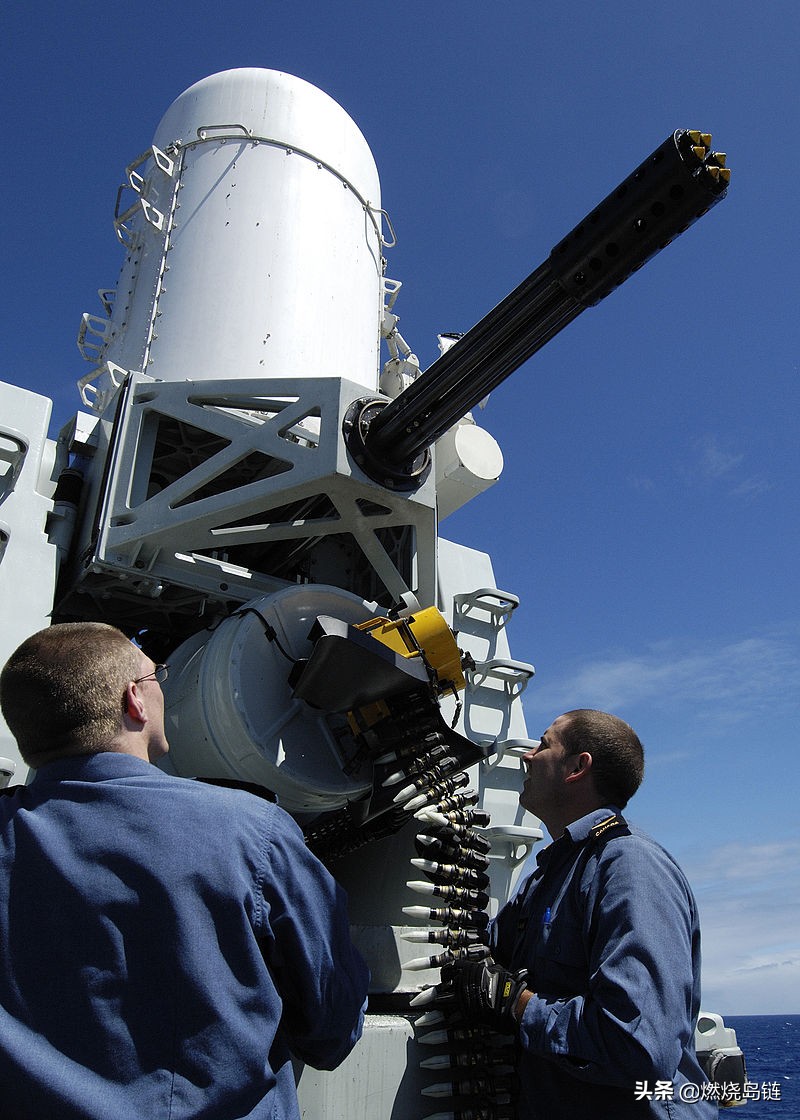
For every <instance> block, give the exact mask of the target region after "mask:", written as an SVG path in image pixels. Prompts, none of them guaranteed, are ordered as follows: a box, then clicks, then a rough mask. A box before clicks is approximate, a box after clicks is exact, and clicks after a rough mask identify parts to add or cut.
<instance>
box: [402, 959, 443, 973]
mask: <svg viewBox="0 0 800 1120" xmlns="http://www.w3.org/2000/svg"><path fill="white" fill-rule="evenodd" d="M435 967H436V965H434V964H432V963H431V957H414V959H413V960H412V961H406V963H405V964H404V965H403V971H404V972H422V971H423V970H424V969H426V968H435Z"/></svg>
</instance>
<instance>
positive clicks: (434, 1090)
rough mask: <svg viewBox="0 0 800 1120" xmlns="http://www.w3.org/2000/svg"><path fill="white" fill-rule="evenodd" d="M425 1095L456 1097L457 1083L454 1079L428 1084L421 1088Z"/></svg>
mask: <svg viewBox="0 0 800 1120" xmlns="http://www.w3.org/2000/svg"><path fill="white" fill-rule="evenodd" d="M420 1092H421V1093H422V1095H423V1097H454V1096H455V1095H456V1094H455V1085H453V1082H452V1081H440V1082H438V1084H436V1085H426V1086H425V1087H424V1089H420Z"/></svg>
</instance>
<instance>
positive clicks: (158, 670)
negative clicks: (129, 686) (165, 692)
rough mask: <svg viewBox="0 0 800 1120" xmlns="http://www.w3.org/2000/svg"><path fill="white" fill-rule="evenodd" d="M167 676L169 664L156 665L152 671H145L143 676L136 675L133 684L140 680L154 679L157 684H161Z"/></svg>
mask: <svg viewBox="0 0 800 1120" xmlns="http://www.w3.org/2000/svg"><path fill="white" fill-rule="evenodd" d="M168 676H169V665H156V667H155V669H154V670H153V671H152V673H145V675H144V676H143V677H137V678H136V680H135V681H133V684H139V682H140V681H156V682H157V683H158V684H163V683H164V681H165V680H166V679H167V677H168Z"/></svg>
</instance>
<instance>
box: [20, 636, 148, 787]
mask: <svg viewBox="0 0 800 1120" xmlns="http://www.w3.org/2000/svg"><path fill="white" fill-rule="evenodd" d="M140 666H141V653H140V651H139V650H138V649H137V648H136V646H134V645H133V644H132V643H131V642H130V641H129V640H128V638H126V637H125V635H124V634H123V633H122V631H121V630H117V629H116V627H114V626H109V625H107V624H106V623H104V622H64V623H58V624H56V625H55V626H50V627H48V628H47V629H46V630H40V631H39V632H38V633H37V634H33V635H32V636H31V637H30V638H28V639H26V641H24V642H23V643H22V645H21V646H20V647H19V648H18V649H17V650H16V651H15V652H14V653H12V655H11V657H10V658H9V659H8V661H7V662H6V665H5V667H4V669H3V672H2V674H0V707H2V710H3V716H4V717H5V720H6V723H7V724H8V726H9V729H10V730H11V733H12V735H13V736H14V738H15V739H16V740H17V745H18V746H19V750H20V754H21V755H22V757H23V759H24V760H25V762H26V763H27V764H28V766H31V767H33V768H34V769H35V768H37V767H38V766H41V765H43V764H44V763H45V762H51V761H52V760H53V759H55V758H60V757H62V756H66V755H74V754H97V753H98V752H100V751H102V750H104V749H106V747H107V744H108V743H109V741H110V740H111V739H112V738H113V737H114V736H115V735H116V734H117V733H118V732H119V731H120V729H121V727H122V713H123V710H124V700H125V692H126V688H127V685H128V683H129V682H130V681H132V680H135V679H136V677H137V676H138V675H139V672H140Z"/></svg>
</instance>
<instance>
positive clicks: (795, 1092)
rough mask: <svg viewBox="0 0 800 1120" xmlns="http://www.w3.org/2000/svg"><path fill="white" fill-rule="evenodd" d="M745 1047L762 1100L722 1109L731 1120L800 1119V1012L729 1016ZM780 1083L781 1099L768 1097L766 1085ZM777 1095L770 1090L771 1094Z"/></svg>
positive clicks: (749, 1075) (728, 1023) (727, 1023)
mask: <svg viewBox="0 0 800 1120" xmlns="http://www.w3.org/2000/svg"><path fill="white" fill-rule="evenodd" d="M725 1026H726V1027H733V1029H734V1030H735V1031H736V1041H737V1042H738V1043H739V1045H740V1046H741V1048H742V1050H744V1056H745V1061H746V1062H747V1080H748V1081H749V1082H750V1083H751V1084H753V1085H756V1086H757V1087H758V1093H759V1099H758V1100H750V1101H748V1102H747V1104H744V1105H742V1106H741V1107H740V1108H725V1109H720V1117H725V1118H728V1117H730V1118H731V1120H800V1015H726V1016H725ZM764 1085H767V1086H770V1087H772V1086H774V1085H777V1086H778V1090H779V1093H780V1099H779V1100H773V1099H768V1094H767V1093H765V1092H764V1091H763V1086H764ZM772 1094H773V1090H772V1088H770V1090H769V1097H771V1096H772Z"/></svg>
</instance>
